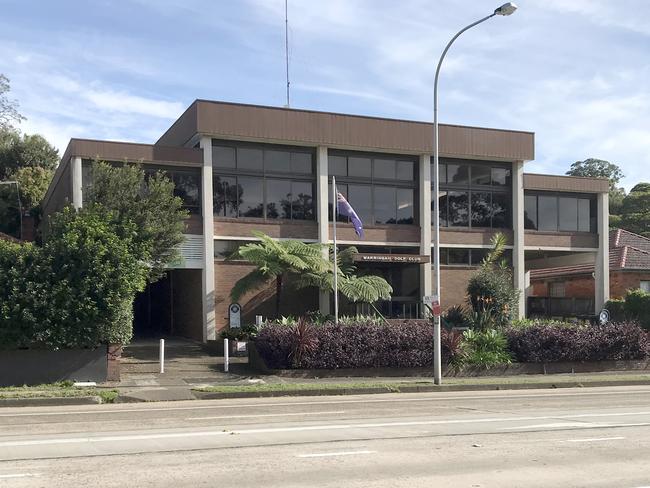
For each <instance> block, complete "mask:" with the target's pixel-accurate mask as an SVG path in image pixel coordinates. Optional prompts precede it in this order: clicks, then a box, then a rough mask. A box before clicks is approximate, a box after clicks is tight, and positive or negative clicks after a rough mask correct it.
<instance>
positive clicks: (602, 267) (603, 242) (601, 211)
mask: <svg viewBox="0 0 650 488" xmlns="http://www.w3.org/2000/svg"><path fill="white" fill-rule="evenodd" d="M595 264H596V266H595V271H596V272H595V279H596V296H595V297H594V298H595V300H594V305H595V307H594V308H595V312H596V313H600V311H601V310H602V309H603V306H604V305H605V302H606V301H607V300H609V194H607V193H599V194H598V252H597V253H596V263H595Z"/></svg>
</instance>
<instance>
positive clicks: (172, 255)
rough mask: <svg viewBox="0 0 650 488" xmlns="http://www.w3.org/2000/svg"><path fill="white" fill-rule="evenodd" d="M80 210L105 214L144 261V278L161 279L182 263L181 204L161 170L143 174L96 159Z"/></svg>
mask: <svg viewBox="0 0 650 488" xmlns="http://www.w3.org/2000/svg"><path fill="white" fill-rule="evenodd" d="M85 192H86V198H85V201H84V207H87V208H89V209H95V208H96V209H97V210H98V211H100V212H106V218H107V219H108V220H109V221H110V222H111V225H112V226H113V229H114V231H115V233H116V234H117V235H118V236H119V237H121V238H123V239H125V240H127V241H128V242H129V243H130V247H131V252H132V254H133V255H134V256H137V257H138V259H140V260H141V261H142V262H146V263H148V266H149V276H148V280H149V281H151V282H153V281H156V280H157V279H158V278H160V276H162V274H163V272H164V270H165V268H166V267H167V266H168V265H169V264H170V263H173V262H176V261H178V260H179V259H180V253H179V250H178V246H179V245H180V244H181V243H182V242H183V240H184V237H183V230H184V220H185V219H186V218H187V216H188V212H187V210H185V209H183V201H182V200H181V198H180V197H177V196H174V183H173V182H172V181H171V180H170V179H169V178H167V177H166V176H165V174H164V172H162V171H156V172H150V173H146V172H145V171H144V170H143V168H142V166H141V165H139V164H126V163H125V164H123V165H119V166H114V165H110V164H108V163H105V162H102V161H94V162H93V163H92V167H91V171H90V183H89V185H88V186H87V187H86V189H85Z"/></svg>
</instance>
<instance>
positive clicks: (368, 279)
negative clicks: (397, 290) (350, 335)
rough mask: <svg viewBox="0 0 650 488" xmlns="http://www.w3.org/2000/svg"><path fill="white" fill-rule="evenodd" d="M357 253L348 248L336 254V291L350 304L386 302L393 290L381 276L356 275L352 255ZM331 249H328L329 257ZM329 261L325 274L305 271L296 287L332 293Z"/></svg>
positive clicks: (332, 271)
mask: <svg viewBox="0 0 650 488" xmlns="http://www.w3.org/2000/svg"><path fill="white" fill-rule="evenodd" d="M358 252H359V251H358V250H357V248H356V247H354V246H350V247H347V248H345V249H343V250H342V251H339V252H338V253H337V260H336V261H337V269H338V280H337V281H338V283H337V285H338V291H340V292H341V293H342V294H343V295H344V296H345V297H346V298H347V299H348V300H350V301H351V302H362V303H369V304H371V305H372V304H373V303H374V302H376V301H378V300H388V299H389V298H390V295H391V293H392V292H393V288H392V287H391V286H390V284H389V283H388V282H387V281H386V280H385V279H384V278H382V277H381V276H375V275H362V276H359V275H357V266H356V265H355V264H354V255H355V254H357V253H358ZM332 254H333V249H330V256H331V255H332ZM331 262H332V259H330V261H329V263H328V264H329V266H328V270H327V272H326V273H323V272H313V271H307V272H304V273H301V274H300V276H299V277H298V281H297V283H296V286H297V287H298V288H304V287H308V286H316V287H318V288H320V289H321V290H324V291H331V292H333V291H334V269H333V268H334V267H333V266H332V265H331Z"/></svg>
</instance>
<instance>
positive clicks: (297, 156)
mask: <svg viewBox="0 0 650 488" xmlns="http://www.w3.org/2000/svg"><path fill="white" fill-rule="evenodd" d="M291 171H292V172H293V173H302V174H312V173H313V172H314V165H313V158H312V155H311V154H309V153H301V152H294V153H291Z"/></svg>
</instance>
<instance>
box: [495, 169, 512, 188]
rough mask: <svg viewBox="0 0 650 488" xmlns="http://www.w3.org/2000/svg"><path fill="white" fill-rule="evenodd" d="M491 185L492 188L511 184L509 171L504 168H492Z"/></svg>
mask: <svg viewBox="0 0 650 488" xmlns="http://www.w3.org/2000/svg"><path fill="white" fill-rule="evenodd" d="M492 184H493V185H494V186H507V187H509V186H510V184H511V177H510V170H509V169H506V168H492Z"/></svg>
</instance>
